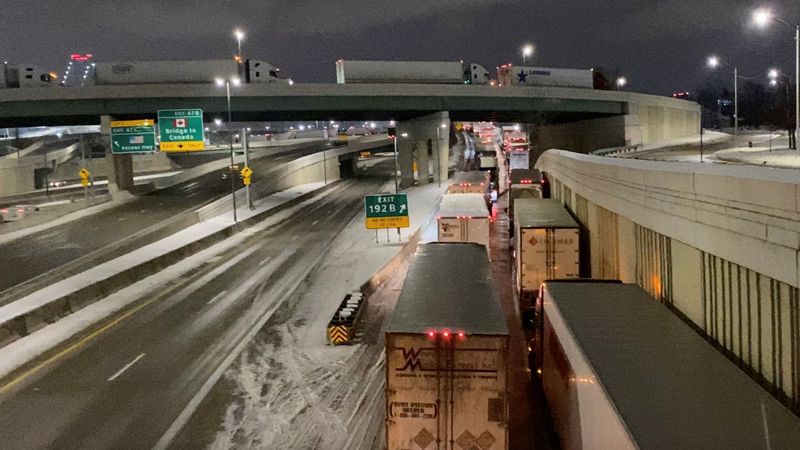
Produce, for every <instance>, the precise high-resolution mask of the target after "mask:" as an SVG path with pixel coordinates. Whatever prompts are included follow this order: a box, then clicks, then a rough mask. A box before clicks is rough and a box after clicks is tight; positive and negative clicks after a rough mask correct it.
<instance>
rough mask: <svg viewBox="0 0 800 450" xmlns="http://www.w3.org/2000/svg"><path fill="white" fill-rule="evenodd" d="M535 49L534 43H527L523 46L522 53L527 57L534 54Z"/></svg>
mask: <svg viewBox="0 0 800 450" xmlns="http://www.w3.org/2000/svg"><path fill="white" fill-rule="evenodd" d="M533 50H534V48H533V44H525V45H524V46H523V47H522V55H523V56H525V57H526V58H527V57H529V56H531V55H533Z"/></svg>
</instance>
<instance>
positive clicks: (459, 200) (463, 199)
mask: <svg viewBox="0 0 800 450" xmlns="http://www.w3.org/2000/svg"><path fill="white" fill-rule="evenodd" d="M437 216H438V217H489V210H488V209H487V208H486V198H484V196H483V195H481V194H446V195H443V196H442V203H441V205H439V213H438V214H437Z"/></svg>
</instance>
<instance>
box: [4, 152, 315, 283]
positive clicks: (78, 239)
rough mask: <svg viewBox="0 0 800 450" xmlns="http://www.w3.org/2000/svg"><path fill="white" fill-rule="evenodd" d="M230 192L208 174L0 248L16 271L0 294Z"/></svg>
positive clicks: (278, 159)
mask: <svg viewBox="0 0 800 450" xmlns="http://www.w3.org/2000/svg"><path fill="white" fill-rule="evenodd" d="M315 151H316V147H315V148H311V149H306V148H302V149H299V150H298V149H295V150H292V151H287V152H284V153H281V154H280V155H279V156H268V157H264V158H259V159H257V160H255V161H254V165H255V167H256V168H257V169H261V170H265V169H266V168H269V167H274V166H276V165H278V164H281V163H283V162H285V161H287V160H291V159H294V158H296V157H299V156H304V155H305V154H311V153H314V152H315ZM230 189H231V182H230V179H229V178H228V179H223V178H222V172H213V173H209V174H206V175H204V176H202V177H199V178H196V179H194V180H190V181H187V182H185V183H181V184H179V185H176V186H173V187H169V188H166V189H162V190H160V191H156V192H154V193H151V194H149V195H146V196H143V197H139V198H137V199H135V200H132V201H130V202H127V203H124V204H122V205H120V206H117V207H115V208H112V209H109V210H106V211H102V212H99V213H97V214H94V215H92V216H90V217H85V218H83V219H79V220H76V221H73V222H70V223H68V224H65V225H63V226H60V227H56V228H51V229H49V230H45V231H43V232H41V233H37V234H34V235H31V236H29V237H26V238H24V239H19V240H16V241H12V242H9V243H6V244H3V245H0V255H3V258H4V261H5V262H6V263H7V264H8V265H9V267H14V268H15V270H14V271H13V272H12V271H4V272H2V273H0V292H2V291H4V290H6V289H9V288H11V287H13V286H16V285H18V284H20V283H23V282H25V281H28V280H30V279H32V278H34V277H36V276H38V275H40V274H43V273H45V272H48V271H50V270H53V269H55V268H57V267H60V266H63V265H64V264H67V263H69V262H71V261H73V260H75V259H77V258H80V257H82V256H84V255H86V254H88V253H91V252H93V251H96V250H99V249H101V248H104V247H106V246H108V245H111V244H113V243H116V242H118V241H120V240H122V239H124V238H126V237H128V236H131V235H133V234H135V233H137V232H139V231H142V230H145V229H147V228H149V227H151V226H153V225H155V224H157V223H160V222H163V221H165V220H167V219H170V218H172V217H175V216H176V215H178V214H181V213H183V212H185V211H189V210H192V209H195V208H198V207H200V206H201V205H203V204H206V203H208V202H210V201H213V200H215V199H217V198H219V197H221V196H223V195H226V194H227V193H229V192H230ZM146 243H149V242H145V243H144V244H146ZM114 256H117V255H108V257H107V258H106V259H105V260H108V259H112V258H113V257H114Z"/></svg>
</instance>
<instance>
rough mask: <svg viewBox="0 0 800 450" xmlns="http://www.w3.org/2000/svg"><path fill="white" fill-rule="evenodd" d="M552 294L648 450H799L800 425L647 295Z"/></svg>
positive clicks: (559, 286) (604, 288)
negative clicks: (658, 449)
mask: <svg viewBox="0 0 800 450" xmlns="http://www.w3.org/2000/svg"><path fill="white" fill-rule="evenodd" d="M545 286H546V290H547V292H548V296H546V298H545V301H547V298H551V299H552V302H553V305H554V307H555V308H556V309H557V310H558V312H559V313H560V314H561V317H562V318H563V320H564V322H565V324H566V326H567V328H568V329H569V331H570V332H571V334H572V336H573V337H574V339H575V341H576V342H577V343H578V346H579V352H580V353H582V354H583V355H584V357H585V358H586V360H587V361H588V363H589V365H590V366H591V367H592V368H593V370H594V372H595V374H596V375H597V376H598V377H599V379H598V380H597V382H598V383H599V384H600V385H601V386H602V388H603V389H604V391H605V392H606V394H607V395H608V397H609V399H610V400H611V401H612V403H613V404H614V407H615V408H616V410H617V412H618V414H619V415H620V417H621V418H622V419H623V421H624V423H625V425H626V427H627V429H628V430H629V432H630V433H631V436H632V437H633V439H634V440H635V442H636V443H637V445H638V447H639V448H766V447H768V445H767V442H769V443H771V447H772V448H797V445H798V443H800V419H799V418H798V417H797V416H795V415H793V414H792V413H791V412H790V411H789V410H788V409H786V408H785V407H784V406H783V405H781V404H780V403H779V402H778V401H777V400H776V399H774V398H773V397H772V396H771V395H769V394H768V393H767V392H766V391H765V390H764V389H762V388H761V387H760V386H759V385H758V384H756V382H755V381H753V380H752V379H750V378H749V377H748V376H747V375H746V374H745V373H744V372H742V371H741V370H740V369H738V368H737V367H736V366H735V365H734V364H733V363H732V362H730V361H729V360H728V359H727V358H726V357H725V356H723V355H722V354H721V353H720V352H718V351H717V350H715V349H714V348H713V347H712V346H711V344H709V343H708V342H706V341H705V339H703V338H702V337H701V336H700V335H699V334H697V333H696V332H694V331H693V330H692V329H691V328H690V327H689V326H688V325H687V324H685V323H684V322H683V321H682V320H681V319H679V318H678V317H677V316H676V315H675V314H673V313H672V312H670V311H669V310H668V309H667V308H666V307H664V306H663V305H661V304H660V303H659V302H657V301H656V300H654V299H653V298H651V297H650V296H649V295H648V294H647V293H646V292H645V291H644V290H642V289H641V288H640V287H639V286H636V285H633V284H602V283H590V282H588V283H559V282H557V281H556V282H547V283H546V284H545ZM576 376H582V374H576ZM767 433H768V436H767Z"/></svg>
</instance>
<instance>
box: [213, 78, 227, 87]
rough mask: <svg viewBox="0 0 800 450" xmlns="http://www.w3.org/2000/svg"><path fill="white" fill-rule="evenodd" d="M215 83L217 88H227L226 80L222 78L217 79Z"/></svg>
mask: <svg viewBox="0 0 800 450" xmlns="http://www.w3.org/2000/svg"><path fill="white" fill-rule="evenodd" d="M214 83H216V85H217V86H225V80H223V79H222V78H217V79H215V80H214Z"/></svg>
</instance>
